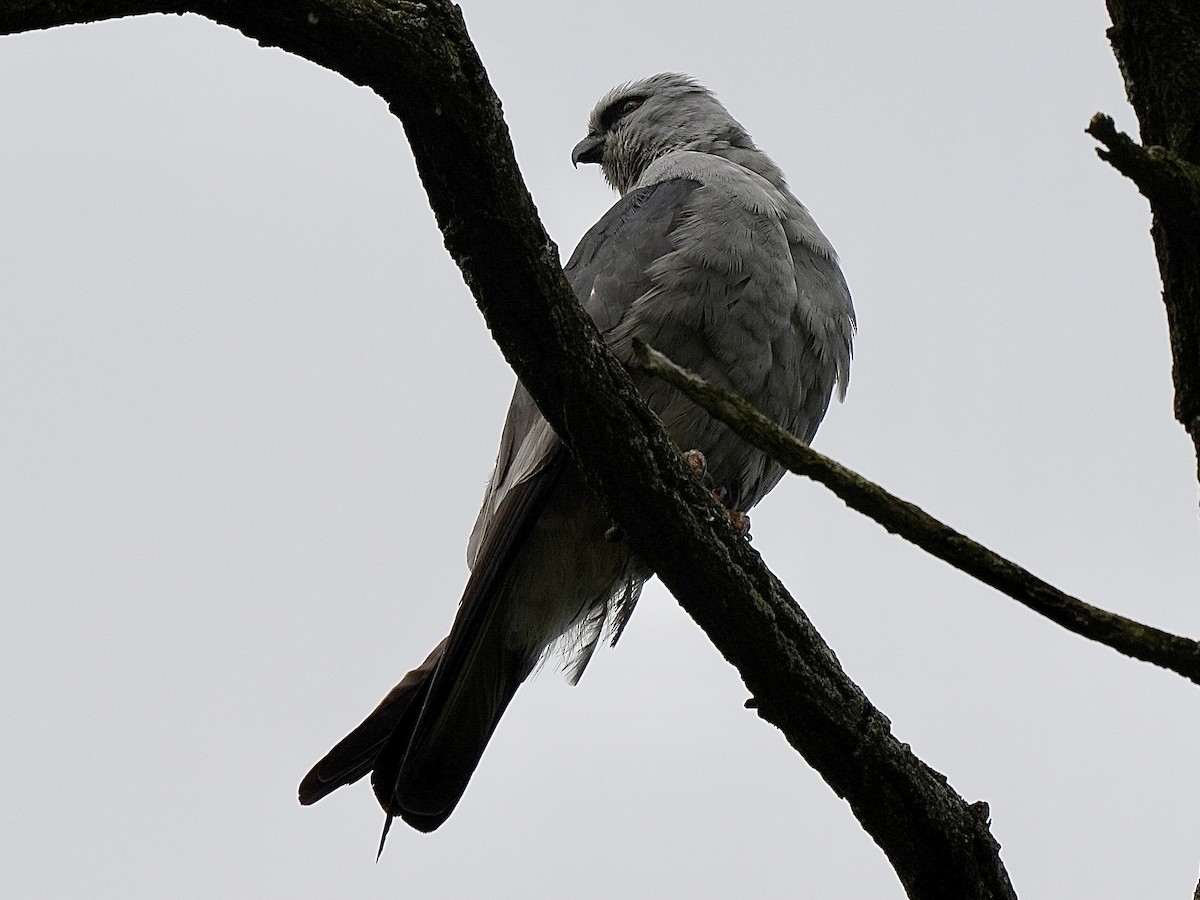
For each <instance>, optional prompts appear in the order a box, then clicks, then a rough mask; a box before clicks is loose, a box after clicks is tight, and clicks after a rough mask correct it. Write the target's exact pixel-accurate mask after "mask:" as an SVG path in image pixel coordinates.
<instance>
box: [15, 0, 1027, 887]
mask: <svg viewBox="0 0 1200 900" xmlns="http://www.w3.org/2000/svg"><path fill="white" fill-rule="evenodd" d="M145 12H175V13H182V12H197V13H200V14H202V15H205V16H207V17H209V18H211V19H214V20H215V21H217V22H221V23H223V24H227V25H231V26H233V27H235V28H238V29H240V30H241V31H243V32H244V33H246V34H247V35H249V36H251V37H254V38H257V39H258V40H259V41H260V42H262V43H264V44H271V45H276V46H279V47H282V48H283V49H285V50H288V51H291V52H293V53H296V54H299V55H301V56H304V57H306V58H308V59H310V60H312V61H313V62H316V63H318V64H320V65H323V66H326V67H327V68H330V69H333V70H335V71H338V72H340V73H341V74H343V75H345V76H346V77H347V78H350V79H351V80H353V81H355V82H357V83H359V84H363V85H367V86H369V87H371V88H372V89H374V90H375V91H376V92H377V93H379V94H380V96H381V97H383V98H384V100H385V101H387V103H388V105H389V107H390V108H391V109H392V111H393V112H394V113H395V114H396V115H397V116H398V117H399V118H400V119H401V121H402V122H403V124H404V127H405V130H406V132H407V134H408V137H409V140H410V142H411V144H412V148H413V154H414V157H415V158H416V161H417V166H418V170H419V172H420V175H421V178H422V181H423V182H424V185H425V188H426V190H427V192H428V194H429V199H430V204H431V206H432V207H433V210H434V213H435V215H436V217H437V221H438V225H439V227H440V228H441V229H442V232H443V234H444V236H445V241H446V246H447V248H448V249H449V251H450V253H451V255H452V256H453V257H454V259H455V261H456V262H457V263H458V264H459V266H460V268H461V269H462V271H463V276H464V278H465V279H466V282H467V284H468V285H469V286H470V288H471V290H472V292H473V293H474V295H475V297H476V300H477V302H478V304H479V307H480V309H481V310H482V311H483V313H484V315H485V317H486V319H487V322H488V325H489V327H490V328H491V329H492V332H493V334H494V336H495V338H496V341H497V343H498V344H499V345H500V347H501V349H502V350H503V352H504V354H505V356H506V357H507V359H508V360H509V362H510V364H511V365H512V366H513V368H514V369H515V370H516V372H517V374H518V376H519V377H520V378H521V381H522V382H523V383H524V384H525V386H526V387H527V388H528V389H529V391H530V393H531V394H532V395H533V397H534V398H535V399H536V400H537V402H538V405H539V407H540V408H541V410H542V412H543V413H544V415H545V416H546V418H547V419H548V420H549V421H550V423H551V424H552V425H553V426H554V428H555V430H556V431H557V432H558V434H559V435H560V436H561V437H562V439H563V441H564V442H565V443H566V445H567V446H568V447H569V448H570V450H571V452H572V453H573V454H574V456H575V458H576V459H577V461H578V463H579V466H580V468H581V470H582V471H583V472H584V474H585V477H586V478H587V480H588V482H589V484H591V485H592V486H593V487H594V488H595V489H596V490H597V491H598V493H599V494H600V495H601V496H602V498H603V499H604V501H605V504H606V506H607V508H608V509H609V511H610V513H611V514H612V516H613V518H614V519H615V520H616V522H617V523H618V525H619V526H620V527H621V529H622V531H623V533H624V534H625V535H626V537H627V539H628V541H629V543H630V545H631V546H632V547H633V548H634V550H635V551H636V552H637V554H638V555H639V557H641V559H643V560H644V561H645V562H646V563H647V564H649V565H650V566H651V567H652V568H653V569H654V570H655V571H656V572H657V573H658V575H659V577H660V578H661V579H662V580H663V582H664V583H665V584H666V585H667V587H668V588H669V589H670V590H671V591H672V592H673V593H674V594H675V596H676V597H677V598H678V599H679V602H680V603H681V605H682V606H683V607H684V608H685V609H686V610H687V612H688V613H689V614H690V615H691V616H692V617H693V618H694V619H695V620H696V621H697V623H699V624H700V626H701V627H702V628H703V629H704V630H705V632H706V633H707V634H708V636H709V638H710V639H711V640H712V641H713V643H714V644H715V645H716V646H717V648H718V649H719V650H720V652H721V653H722V654H723V655H724V656H725V658H726V659H728V660H729V661H730V662H731V663H732V664H733V665H734V666H736V667H737V669H738V671H739V672H740V674H741V676H742V678H743V679H744V681H745V683H746V685H747V687H748V688H749V689H750V691H751V693H752V694H753V696H754V697H755V698H756V700H757V711H758V714H759V715H760V716H761V717H762V718H764V719H766V720H767V721H769V722H771V723H772V724H774V725H776V726H777V727H778V728H780V730H781V731H783V733H784V735H785V736H786V737H787V739H788V741H789V742H790V743H791V744H792V746H794V747H795V748H796V749H797V750H798V751H799V752H800V753H801V754H802V755H803V756H804V758H805V759H807V760H808V761H809V762H810V763H811V764H812V765H813V766H814V767H815V768H816V769H817V770H818V771H819V772H820V773H821V775H822V777H824V779H825V780H826V781H827V782H828V783H829V785H830V786H831V787H832V788H833V789H834V790H835V791H836V792H837V793H838V795H839V796H842V797H844V798H846V800H847V801H848V802H849V804H850V806H851V808H852V809H853V811H854V813H855V815H856V816H857V817H858V819H859V821H860V822H861V823H862V825H863V827H864V828H865V829H866V830H867V832H868V833H870V834H871V836H872V837H873V838H874V840H875V841H876V842H877V843H878V844H879V845H880V847H881V848H882V849H883V850H884V852H885V853H886V854H887V856H888V858H889V859H890V860H891V862H892V865H893V866H894V868H895V870H896V872H897V874H898V876H899V877H900V880H901V882H902V883H903V884H904V886H905V889H906V890H907V892H908V894H909V896H910V897H914V898H923V900H925V898H927V900H934V898H939V900H941V898H945V900H971V898H980V900H982V898H1013V897H1015V894H1014V893H1013V890H1012V887H1011V885H1010V883H1009V880H1008V876H1007V873H1006V872H1005V870H1004V867H1003V865H1002V863H1001V862H1000V859H999V855H998V851H999V846H998V844H997V843H996V841H995V839H994V838H993V837H992V835H991V833H990V832H989V830H988V827H987V823H986V820H985V819H984V818H983V817H981V816H980V815H979V814H978V813H977V812H976V811H974V810H972V808H971V807H969V806H968V805H967V804H966V803H965V801H964V800H963V799H962V798H961V797H960V796H958V795H957V794H956V793H955V792H954V791H953V790H952V789H951V788H950V787H949V785H948V784H947V783H946V780H945V778H944V777H943V776H941V775H939V774H938V773H937V772H934V771H933V770H932V769H930V768H929V767H928V766H926V765H925V764H924V763H922V762H921V761H920V760H919V759H918V758H917V757H916V756H915V755H913V753H912V752H911V750H910V749H909V748H908V746H907V745H905V744H902V743H900V742H899V741H897V740H896V738H895V737H893V736H892V734H891V726H890V723H889V721H888V720H887V718H886V717H885V716H884V715H883V714H882V713H881V712H879V710H877V709H876V708H875V707H873V706H872V705H871V704H870V702H869V701H868V700H867V698H866V697H865V696H864V695H863V693H862V691H861V690H860V689H859V688H858V687H857V686H856V685H855V684H854V683H853V682H852V681H850V679H849V678H848V677H847V676H846V674H845V672H844V671H843V670H842V669H841V666H840V665H839V663H838V661H837V659H836V657H835V656H834V654H833V651H832V650H831V649H830V648H829V647H828V646H827V645H826V644H825V643H824V642H823V640H822V639H821V637H820V635H819V634H818V633H817V632H816V630H815V629H814V628H813V626H812V624H811V623H810V622H809V620H808V618H807V617H806V616H805V615H804V613H803V612H802V611H801V610H800V609H799V607H798V606H796V604H795V603H794V601H793V600H792V599H791V597H789V596H788V594H787V592H786V591H785V590H784V588H783V586H782V585H781V584H780V583H779V581H778V580H777V579H776V578H775V576H774V575H773V574H772V573H771V572H770V571H769V570H768V569H767V568H766V566H765V565H763V563H762V560H761V559H760V558H759V556H758V554H757V553H755V552H754V550H753V549H752V548H751V547H750V546H749V545H748V544H747V543H746V541H744V540H743V539H741V538H740V537H738V536H737V535H736V534H735V533H734V531H733V529H732V528H731V527H730V525H729V523H728V520H727V517H726V516H725V515H724V512H723V510H722V509H721V508H720V507H719V506H718V505H717V504H716V503H715V502H714V501H713V500H712V498H711V497H710V496H708V494H707V492H706V491H705V490H704V489H703V488H702V487H701V486H700V485H699V484H698V482H697V481H696V479H695V478H693V477H692V475H691V474H690V472H689V470H688V469H687V467H686V466H685V465H684V464H683V462H682V460H681V459H680V457H679V454H678V452H677V450H676V449H675V448H674V447H673V446H672V445H671V443H670V441H669V439H668V438H667V436H666V434H665V432H664V431H663V429H662V426H661V423H659V422H658V420H657V418H656V417H655V416H654V415H653V414H652V413H651V412H650V411H649V409H648V408H647V407H646V405H645V403H644V402H643V401H642V400H641V398H640V396H639V395H638V393H637V391H636V390H635V389H634V387H633V385H632V383H631V382H630V380H629V378H628V376H627V374H626V373H625V372H624V371H623V370H622V368H621V367H620V365H619V364H618V363H617V362H616V360H615V359H614V358H613V357H612V355H611V354H610V353H609V352H608V350H607V348H606V347H605V346H604V344H603V342H602V341H601V340H600V338H599V335H598V334H597V332H596V330H595V328H594V326H593V325H592V323H591V321H590V319H588V318H587V316H586V314H585V313H584V312H583V310H582V308H581V307H580V305H579V303H578V302H577V301H576V300H575V298H574V296H573V295H572V293H571V290H570V288H569V286H568V285H567V282H566V279H565V277H564V276H563V273H562V270H561V268H560V264H559V260H558V253H557V249H556V248H555V246H554V244H553V243H551V241H550V239H549V238H548V237H547V235H546V233H545V231H544V230H543V228H542V226H541V224H540V222H539V221H538V219H537V215H536V212H535V210H534V207H533V203H532V201H531V199H530V197H529V195H528V192H527V191H526V189H525V186H524V184H523V182H522V181H521V177H520V174H519V172H518V170H517V167H516V163H515V160H514V158H513V152H512V146H511V142H510V141H509V137H508V133H507V130H506V128H505V125H504V122H503V119H502V117H501V115H500V104H499V101H498V100H497V98H496V96H495V94H494V93H493V92H492V89H491V86H490V85H489V83H488V80H487V75H486V73H485V71H484V69H483V66H482V64H481V63H480V61H479V59H478V57H477V55H476V52H475V49H474V47H473V46H472V45H471V42H470V40H469V39H468V37H467V34H466V29H465V26H464V24H463V21H462V19H461V16H460V14H459V12H458V10H457V9H456V8H455V7H453V6H451V5H450V4H448V3H445V2H440V0H431V2H426V3H415V2H389V3H385V2H377V0H343V2H333V0H324V2H319V0H310V2H308V3H305V4H303V5H300V4H295V3H292V2H282V0H275V2H253V0H236V2H222V0H194V2H182V0H180V2H172V3H168V2H157V3H151V2H132V0H123V2H117V0H113V2H107V3H104V2H98V0H90V2H82V0H77V2H71V0H57V2H46V0H25V2H23V3H21V4H20V5H19V6H17V7H14V5H13V4H12V3H9V4H8V5H7V7H6V8H5V9H4V10H2V11H0V32H14V31H21V30H28V29H31V28H43V27H50V26H52V25H61V24H68V23H77V22H85V21H90V20H94V19H99V18H112V17H115V16H121V15H132V14H136V13H145Z"/></svg>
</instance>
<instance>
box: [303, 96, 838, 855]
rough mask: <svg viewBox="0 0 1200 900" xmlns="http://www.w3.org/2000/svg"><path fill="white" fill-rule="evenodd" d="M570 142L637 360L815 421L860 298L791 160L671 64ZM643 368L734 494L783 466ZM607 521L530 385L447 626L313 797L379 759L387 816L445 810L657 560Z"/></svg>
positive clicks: (594, 297)
mask: <svg viewBox="0 0 1200 900" xmlns="http://www.w3.org/2000/svg"><path fill="white" fill-rule="evenodd" d="M571 160H572V162H573V163H575V164H576V165H578V164H579V163H598V164H599V165H600V168H601V170H602V171H603V172H604V177H605V178H606V179H607V181H608V182H609V183H610V184H611V185H612V186H613V187H614V188H616V189H617V191H619V192H620V194H621V199H620V200H618V201H617V203H616V205H615V206H613V208H612V209H610V210H609V211H608V212H607V213H606V214H605V215H604V216H603V218H601V219H600V221H599V222H597V223H596V224H595V226H593V227H592V229H591V230H590V231H589V232H588V233H587V234H586V235H585V236H584V238H583V240H582V241H580V243H579V247H578V248H577V249H576V250H575V253H574V255H573V256H572V257H571V260H570V262H569V263H567V267H566V275H567V278H568V280H569V281H570V283H571V286H572V287H573V288H574V289H575V293H576V295H577V296H578V297H579V300H580V302H582V303H583V304H584V306H585V308H586V309H587V311H588V313H589V314H590V315H591V317H592V319H593V320H594V321H595V323H596V325H597V327H598V328H599V329H600V331H601V333H602V334H603V335H604V338H605V340H606V341H607V342H608V344H609V346H610V347H611V348H612V349H613V351H614V353H615V354H616V355H617V357H618V358H619V359H620V360H621V361H622V362H624V363H625V364H626V365H630V364H631V363H632V359H633V357H632V352H631V343H632V341H633V339H634V338H641V339H642V340H644V341H645V342H646V343H648V344H650V345H651V346H653V347H656V348H657V349H659V350H662V351H663V352H664V353H666V354H667V355H668V356H670V357H671V358H672V359H674V360H675V361H676V362H678V363H680V364H681V365H683V366H686V367H687V368H689V369H691V370H692V371H694V372H697V373H698V374H700V375H702V376H703V377H704V378H706V379H708V380H709V381H712V382H715V383H717V384H721V385H724V386H725V387H727V388H730V389H732V390H734V391H736V392H738V393H739V394H741V395H742V396H744V397H746V398H747V399H749V400H750V401H751V402H752V403H754V404H755V405H756V406H757V407H758V408H759V409H760V410H762V411H763V413H765V414H766V415H768V416H770V417H771V418H772V419H774V420H775V421H776V422H778V423H780V424H781V425H782V426H783V427H785V428H787V429H788V430H789V431H790V432H792V433H793V434H795V435H796V436H798V437H799V438H801V439H803V440H805V441H809V440H811V439H812V437H813V435H814V434H815V433H816V430H817V426H818V424H820V421H821V419H822V417H823V416H824V414H825V410H826V409H827V408H828V406H829V399H830V396H831V394H832V392H833V389H834V387H835V386H837V387H839V389H840V394H841V395H842V396H844V394H845V389H846V382H847V378H848V374H849V365H850V350H851V339H852V336H853V332H854V311H853V308H852V306H851V303H850V294H849V291H848V290H847V287H846V282H845V280H844V279H843V277H842V273H841V271H840V269H839V268H838V264H837V257H836V256H835V254H834V252H833V248H832V247H831V246H830V244H829V241H828V240H826V238H825V236H824V235H823V234H821V232H820V230H819V229H818V228H817V225H816V223H815V222H814V221H813V219H812V216H810V215H809V213H808V211H807V210H806V209H805V208H804V207H803V206H802V205H801V203H800V201H798V200H797V199H796V198H795V197H793V196H792V194H791V192H790V191H789V190H788V188H787V184H786V183H785V181H784V178H783V174H782V172H780V170H779V168H778V167H777V166H776V165H775V164H774V163H773V162H772V161H771V160H770V159H769V158H768V157H767V156H766V154H764V153H763V152H762V151H761V150H759V149H758V148H757V147H755V145H754V143H753V141H751V139H750V135H749V134H747V133H746V130H745V129H744V128H742V126H741V125H739V124H738V123H737V122H736V121H734V119H733V118H732V117H731V116H730V115H729V113H728V112H726V110H725V108H724V107H723V106H722V105H721V103H720V102H719V101H718V100H717V99H716V97H715V96H714V95H713V94H712V93H711V92H710V91H708V90H707V89H705V88H703V87H701V86H700V85H699V84H697V83H696V82H695V81H694V80H692V79H691V78H689V77H687V76H684V75H676V74H662V75H655V76H652V77H650V78H646V79H643V80H641V81H636V82H632V83H630V84H626V85H623V86H621V87H618V88H614V89H613V90H612V91H610V92H609V93H608V94H606V95H605V96H604V97H603V98H602V99H601V100H600V102H599V103H598V104H597V105H596V107H595V109H594V110H593V111H592V114H591V117H590V118H589V120H588V134H587V137H585V138H584V139H583V140H582V141H580V142H579V144H578V145H576V147H575V149H574V151H573V152H572V154H571ZM631 370H632V372H633V376H634V379H635V381H636V382H637V384H638V387H639V388H640V390H641V391H642V393H643V395H644V396H645V397H646V400H647V401H648V402H649V404H650V406H651V408H652V409H654V411H655V412H656V413H658V415H659V416H660V417H661V418H662V420H663V422H664V424H665V425H666V428H667V431H668V432H669V433H670V435H671V437H672V438H673V439H674V441H675V443H676V444H678V445H679V447H681V448H684V449H698V450H700V451H701V452H702V453H703V455H704V458H705V460H706V463H707V475H708V477H710V478H711V479H712V482H713V484H714V486H715V488H716V490H717V491H718V492H719V495H720V496H721V497H722V500H723V502H724V503H725V505H726V506H727V507H728V508H729V509H730V510H731V511H737V512H745V511H747V510H749V509H750V508H751V507H752V506H754V504H756V503H757V502H758V501H759V500H761V499H762V498H763V497H764V496H765V495H766V493H767V492H768V491H769V490H771V488H772V487H774V486H775V484H776V483H777V482H778V481H779V479H780V477H781V476H782V475H783V469H782V468H781V467H780V466H779V465H778V464H777V463H775V462H773V461H772V460H770V459H769V458H767V457H766V456H765V455H763V454H762V453H761V452H759V451H758V450H755V449H754V448H752V447H750V446H749V445H747V444H745V443H743V442H742V441H741V440H740V439H739V438H737V437H735V436H734V435H733V434H732V433H731V432H730V431H729V430H728V429H726V428H725V426H724V425H721V424H720V423H719V422H717V421H716V420H714V419H712V418H710V417H709V416H708V414H707V413H705V412H703V411H701V410H700V409H698V408H697V407H696V406H694V405H693V404H692V403H691V402H689V401H688V400H686V399H685V398H684V397H683V396H682V395H680V394H679V393H678V392H676V391H675V390H674V389H672V388H670V387H668V386H667V385H665V384H664V383H662V382H661V381H658V380H656V379H653V378H651V377H649V376H647V375H645V374H644V373H639V372H638V371H637V370H636V369H634V368H633V367H632V366H631ZM609 528H610V522H609V521H608V519H607V518H606V517H605V515H604V513H603V511H602V508H601V506H600V503H599V501H598V500H597V499H596V497H595V496H594V495H593V494H592V493H591V491H590V490H589V489H588V488H587V487H586V486H585V485H584V483H583V479H582V477H581V476H580V473H579V471H578V470H577V469H576V468H575V465H574V463H573V462H572V460H571V457H570V456H569V454H568V453H567V452H566V450H565V448H564V447H563V446H562V444H561V443H560V442H559V440H558V438H557V436H556V435H555V434H554V431H553V430H552V429H551V428H550V426H549V425H548V424H547V422H546V420H545V419H543V418H542V416H541V414H540V413H539V412H538V409H537V407H536V406H535V405H534V403H533V400H532V399H531V398H530V396H529V394H528V393H527V392H526V391H525V389H524V388H523V387H522V386H521V385H520V384H518V385H517V388H516V392H515V393H514V395H513V399H512V404H511V405H510V406H509V410H508V419H507V421H506V422H505V424H504V432H503V434H502V436H501V438H500V452H499V456H498V458H497V461H496V470H495V472H494V474H493V475H492V480H491V483H490V484H489V486H488V489H487V493H486V495H485V496H484V501H483V508H482V509H481V510H480V512H479V518H478V520H477V522H476V523H475V529H474V531H473V532H472V534H471V539H470V543H469V546H468V550H467V561H468V564H469V565H470V568H471V574H470V577H469V579H468V581H467V586H466V589H465V591H464V593H463V597H462V601H461V603H460V604H459V608H458V615H457V616H456V617H455V620H454V625H453V627H452V628H451V630H450V634H449V636H448V637H447V638H446V639H445V640H444V641H442V642H441V643H440V644H439V645H438V646H437V647H436V648H434V650H433V652H432V653H430V654H429V657H428V658H427V659H426V660H425V661H424V662H423V663H422V664H421V665H420V666H418V667H417V668H416V669H413V670H412V671H411V672H409V673H408V674H407V675H406V676H405V677H404V680H403V681H401V682H400V684H398V685H397V686H396V687H395V688H393V689H392V691H391V693H389V694H388V695H387V697H385V698H384V700H383V702H382V703H380V705H379V706H378V708H376V709H375V711H374V712H372V713H371V714H370V715H369V716H368V717H367V719H366V720H365V721H364V722H363V723H362V724H361V725H359V726H358V727H357V728H356V729H354V731H352V732H351V733H350V734H349V735H347V736H346V737H345V738H344V739H343V740H342V741H341V742H340V743H338V745H337V746H335V747H334V748H333V749H332V750H330V751H329V753H328V754H327V755H326V756H325V758H324V759H322V760H321V761H320V762H319V763H317V765H316V766H315V767H314V768H313V769H312V771H311V772H309V773H308V775H307V776H306V777H305V778H304V781H303V782H302V783H301V785H300V802H301V803H303V804H309V803H313V802H315V801H317V800H319V799H321V798H322V797H324V796H325V795H326V794H328V793H330V792H331V791H333V790H335V789H336V788H338V787H340V786H341V785H344V784H350V783H351V782H353V781H356V780H358V779H359V778H361V777H362V776H363V775H366V774H367V773H368V772H370V773H371V785H372V787H373V788H374V791H375V796H376V797H377V798H378V800H379V803H380V805H381V806H382V807H383V809H384V811H385V812H386V813H387V823H386V825H385V828H384V835H385V836H386V834H387V826H388V825H390V824H391V821H392V818H393V817H394V816H399V817H401V818H402V819H403V820H404V821H405V822H407V823H408V824H409V825H411V826H412V827H414V828H416V829H418V830H420V831H432V830H433V829H435V828H437V827H438V826H439V825H441V824H442V823H443V822H444V821H445V820H446V818H447V817H448V816H449V815H450V813H451V812H452V811H453V810H454V807H455V805H456V804H457V803H458V801H459V799H460V798H461V797H462V794H463V791H465V790H466V787H467V782H468V780H469V779H470V777H471V775H472V773H473V772H474V771H475V767H476V766H477V765H478V763H479V759H480V757H481V756H482V754H483V751H484V748H485V747H486V746H487V743H488V740H489V738H491V736H492V732H493V731H494V730H495V728H496V723H497V722H498V721H499V719H500V716H501V715H502V714H503V713H504V710H505V708H506V707H507V706H508V703H509V701H510V700H511V699H512V696H513V694H514V692H515V691H516V689H517V688H518V687H519V686H520V685H521V683H522V682H523V681H525V679H526V678H527V677H528V676H529V674H530V673H531V672H532V671H533V670H534V668H535V667H536V666H537V664H538V662H539V660H541V659H543V658H544V657H545V656H547V655H548V654H550V653H553V652H554V651H555V650H561V651H563V653H564V654H565V656H566V664H565V667H566V669H567V671H568V675H569V678H570V680H571V682H572V683H574V682H575V681H577V680H578V679H579V677H580V675H581V674H582V673H583V669H584V667H585V666H586V665H587V663H588V660H589V659H590V658H591V656H592V654H593V652H594V651H595V649H596V647H597V645H598V644H599V642H600V639H601V637H602V636H603V635H604V634H605V633H606V632H607V633H609V634H611V636H612V642H613V643H616V640H617V638H618V637H619V636H620V633H621V630H622V629H623V628H624V626H625V624H626V622H627V621H628V619H629V615H630V613H631V612H632V611H633V607H634V604H635V603H636V602H637V598H638V595H639V593H640V592H641V589H642V585H643V583H644V582H645V581H646V579H647V578H649V577H650V575H651V574H652V573H651V572H649V571H648V570H647V569H646V568H645V567H644V566H643V565H641V564H640V563H639V562H638V560H637V559H636V558H635V557H634V556H633V554H632V552H631V551H630V549H629V548H628V547H627V546H626V545H625V544H623V543H622V542H620V541H614V540H613V539H612V538H611V536H608V537H606V532H608V531H609ZM380 846H381V848H382V842H381V845H380Z"/></svg>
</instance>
